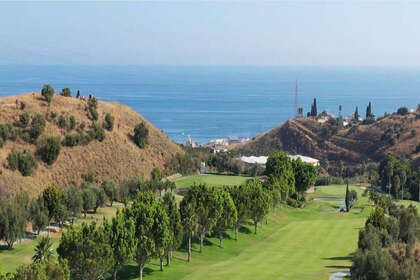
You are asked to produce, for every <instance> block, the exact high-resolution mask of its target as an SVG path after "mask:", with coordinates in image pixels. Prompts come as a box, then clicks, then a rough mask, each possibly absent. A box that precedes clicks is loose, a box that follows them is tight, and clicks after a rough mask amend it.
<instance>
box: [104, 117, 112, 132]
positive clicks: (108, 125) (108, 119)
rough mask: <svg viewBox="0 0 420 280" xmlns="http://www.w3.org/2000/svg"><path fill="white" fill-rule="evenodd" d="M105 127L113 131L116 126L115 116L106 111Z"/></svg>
mask: <svg viewBox="0 0 420 280" xmlns="http://www.w3.org/2000/svg"><path fill="white" fill-rule="evenodd" d="M104 128H105V129H107V130H109V131H112V129H113V128H114V117H113V116H112V115H111V114H110V113H106V115H105V120H104Z"/></svg>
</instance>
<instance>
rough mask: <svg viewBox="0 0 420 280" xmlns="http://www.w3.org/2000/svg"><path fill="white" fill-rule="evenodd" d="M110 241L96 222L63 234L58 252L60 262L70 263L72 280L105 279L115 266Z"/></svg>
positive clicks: (71, 228)
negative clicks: (113, 265)
mask: <svg viewBox="0 0 420 280" xmlns="http://www.w3.org/2000/svg"><path fill="white" fill-rule="evenodd" d="M108 241H109V239H108V236H107V233H106V232H105V230H104V228H103V227H101V226H97V225H96V222H93V223H91V224H90V225H86V224H85V223H83V224H82V225H81V226H80V227H77V228H75V227H73V226H71V227H70V228H69V229H68V230H67V231H65V232H63V234H62V236H61V239H60V244H59V245H58V248H57V252H58V255H59V259H60V260H66V261H67V262H68V264H69V267H70V273H71V276H72V279H84V280H96V279H104V277H105V275H106V273H107V272H108V271H109V270H110V269H111V267H112V264H113V254H112V248H111V245H110V244H109V242H108Z"/></svg>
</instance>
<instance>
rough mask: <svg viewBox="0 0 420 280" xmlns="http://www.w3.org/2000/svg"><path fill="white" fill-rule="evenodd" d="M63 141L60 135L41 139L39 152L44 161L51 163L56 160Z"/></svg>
mask: <svg viewBox="0 0 420 280" xmlns="http://www.w3.org/2000/svg"><path fill="white" fill-rule="evenodd" d="M60 149H61V143H60V138H58V137H48V138H45V139H43V140H42V141H41V143H40V144H39V148H38V153H39V154H40V155H41V158H42V160H43V161H44V162H46V163H47V164H49V165H51V164H53V163H54V161H56V159H57V158H58V155H59V154H60Z"/></svg>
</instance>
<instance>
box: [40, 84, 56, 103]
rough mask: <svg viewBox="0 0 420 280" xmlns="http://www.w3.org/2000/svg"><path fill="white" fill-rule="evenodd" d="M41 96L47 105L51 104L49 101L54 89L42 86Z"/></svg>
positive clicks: (49, 86)
mask: <svg viewBox="0 0 420 280" xmlns="http://www.w3.org/2000/svg"><path fill="white" fill-rule="evenodd" d="M41 94H42V96H44V98H45V100H46V101H47V102H48V104H50V103H51V100H52V98H53V96H54V89H53V87H52V86H51V85H44V87H43V88H42V90H41Z"/></svg>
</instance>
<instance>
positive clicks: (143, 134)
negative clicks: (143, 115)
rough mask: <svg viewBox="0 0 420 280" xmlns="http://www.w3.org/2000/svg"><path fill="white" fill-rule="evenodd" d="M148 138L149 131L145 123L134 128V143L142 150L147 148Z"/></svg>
mask: <svg viewBox="0 0 420 280" xmlns="http://www.w3.org/2000/svg"><path fill="white" fill-rule="evenodd" d="M148 136H149V129H148V128H147V127H146V124H145V123H144V122H141V123H139V124H138V125H136V126H135V127H134V142H135V143H136V144H137V146H139V147H140V148H144V147H146V145H147V137H148Z"/></svg>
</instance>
